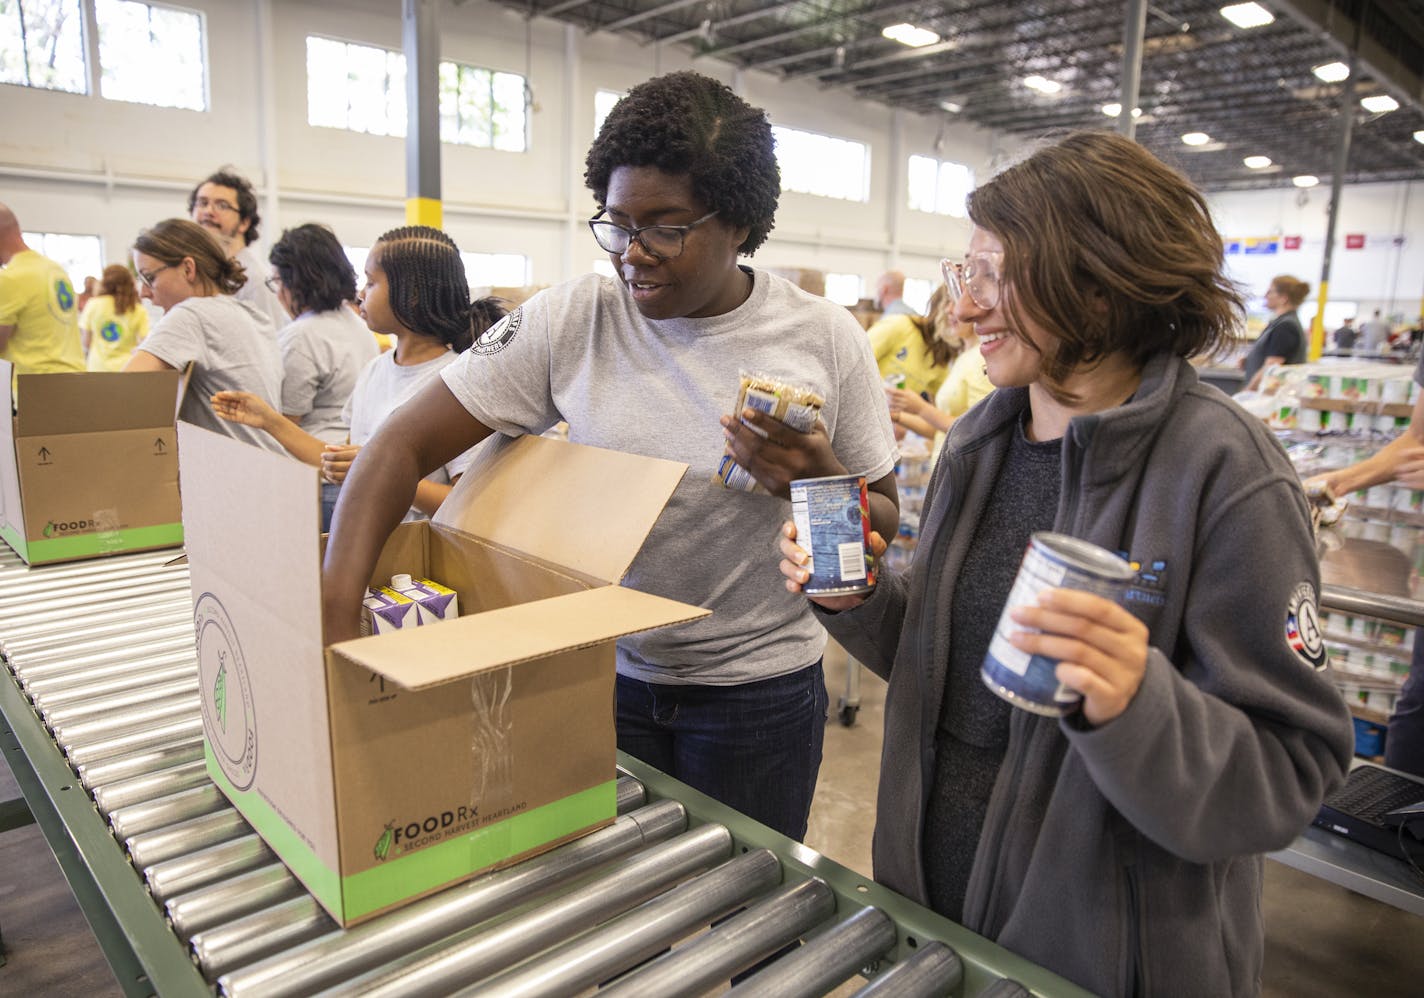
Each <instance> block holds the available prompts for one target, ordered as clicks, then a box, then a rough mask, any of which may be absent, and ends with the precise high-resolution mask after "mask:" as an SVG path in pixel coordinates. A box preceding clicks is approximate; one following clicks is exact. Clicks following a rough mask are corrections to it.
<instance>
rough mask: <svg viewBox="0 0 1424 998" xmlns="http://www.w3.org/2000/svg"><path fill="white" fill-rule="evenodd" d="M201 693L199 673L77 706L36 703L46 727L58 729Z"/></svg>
mask: <svg viewBox="0 0 1424 998" xmlns="http://www.w3.org/2000/svg"><path fill="white" fill-rule="evenodd" d="M197 692H198V677H197V674H196V673H195V674H194V675H192V676H188V677H185V678H181V679H170V680H169V681H168V682H166V683H152V684H147V685H144V686H140V687H139V688H137V689H131V690H126V691H124V692H122V693H113V694H110V695H109V696H105V697H95V698H93V699H90V700H79V701H76V702H74V703H63V704H60V705H58V706H54V705H48V706H41V705H40V704H35V710H37V711H38V712H39V714H40V716H41V718H43V720H44V722H45V724H46V726H48V727H50V728H57V727H62V726H63V725H66V724H72V723H74V722H75V721H82V720H86V719H88V718H91V717H102V716H104V715H105V714H109V713H111V712H116V711H123V710H127V709H129V708H130V707H142V706H144V705H145V704H156V703H158V702H159V701H162V700H167V699H169V698H170V697H181V696H191V695H193V694H196V693H197Z"/></svg>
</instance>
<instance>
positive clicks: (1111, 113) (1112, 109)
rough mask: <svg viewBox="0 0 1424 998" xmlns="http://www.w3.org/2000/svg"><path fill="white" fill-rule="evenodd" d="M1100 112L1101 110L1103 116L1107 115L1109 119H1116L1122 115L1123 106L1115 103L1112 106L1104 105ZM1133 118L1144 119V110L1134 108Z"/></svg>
mask: <svg viewBox="0 0 1424 998" xmlns="http://www.w3.org/2000/svg"><path fill="white" fill-rule="evenodd" d="M1099 110H1101V111H1102V112H1103V114H1105V115H1107V116H1108V117H1109V118H1116V117H1118V116H1119V115H1121V114H1122V105H1121V104H1119V103H1117V102H1116V101H1114V102H1113V103H1111V104H1104V105H1103V106H1102V107H1101V108H1100V109H1099ZM1132 116H1133V117H1134V118H1140V117H1142V108H1140V107H1135V108H1133V109H1132Z"/></svg>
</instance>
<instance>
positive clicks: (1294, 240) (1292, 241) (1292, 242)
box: [1281, 236, 1300, 250]
mask: <svg viewBox="0 0 1424 998" xmlns="http://www.w3.org/2000/svg"><path fill="white" fill-rule="evenodd" d="M1281 246H1282V248H1284V249H1288V250H1298V249H1300V236H1285V237H1283V238H1282V239H1281Z"/></svg>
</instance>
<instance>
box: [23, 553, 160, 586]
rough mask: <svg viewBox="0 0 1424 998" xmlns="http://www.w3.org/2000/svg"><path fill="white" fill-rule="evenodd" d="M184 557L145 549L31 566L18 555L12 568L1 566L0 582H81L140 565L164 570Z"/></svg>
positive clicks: (155, 569)
mask: <svg viewBox="0 0 1424 998" xmlns="http://www.w3.org/2000/svg"><path fill="white" fill-rule="evenodd" d="M178 557H181V552H180V551H178V550H176V549H167V550H162V551H144V552H141V553H139V554H122V555H113V556H111V557H109V558H105V559H103V560H101V561H82V562H75V561H72V562H66V563H64V564H61V565H42V566H40V567H39V568H30V567H29V566H28V565H26V564H25V563H24V562H23V561H22V560H20V558H19V557H18V556H16V558H15V564H14V566H13V567H11V566H6V567H3V568H0V582H3V583H5V584H6V585H9V584H11V583H15V582H22V581H29V580H33V581H37V582H39V581H44V582H48V581H50V580H52V579H69V580H71V581H74V582H82V581H83V580H84V579H87V578H89V577H91V576H96V575H109V574H112V573H113V572H115V571H122V570H123V569H125V568H130V567H133V566H137V565H147V566H149V567H150V568H152V569H153V570H154V571H159V570H162V569H163V567H164V566H165V565H166V564H167V563H168V562H170V561H172V560H173V559H174V558H178ZM186 569H187V566H186V565H174V566H173V570H174V571H185V570H186Z"/></svg>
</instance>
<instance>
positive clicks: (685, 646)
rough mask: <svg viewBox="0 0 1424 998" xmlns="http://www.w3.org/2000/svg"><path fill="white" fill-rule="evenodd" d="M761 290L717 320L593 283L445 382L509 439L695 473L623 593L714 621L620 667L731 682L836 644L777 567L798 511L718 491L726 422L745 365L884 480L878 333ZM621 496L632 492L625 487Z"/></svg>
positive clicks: (802, 295)
mask: <svg viewBox="0 0 1424 998" xmlns="http://www.w3.org/2000/svg"><path fill="white" fill-rule="evenodd" d="M753 275H754V283H753V287H752V293H751V296H750V297H749V298H748V299H747V300H746V301H745V302H744V303H742V304H741V305H740V306H739V307H737V308H736V309H733V310H732V311H731V312H728V313H727V314H725V315H718V316H713V317H711V318H706V319H665V320H660V321H655V320H651V319H646V318H644V317H643V316H642V315H641V314H640V313H639V312H638V310H637V309H636V308H635V307H634V305H633V303H632V301H631V299H630V298H629V296H628V293H627V291H626V290H625V289H624V288H623V286H622V285H621V284H620V283H619V282H618V281H616V280H614V279H612V278H602V277H599V276H598V275H594V274H590V275H588V276H586V277H582V278H579V279H577V280H574V281H571V282H569V283H567V284H563V285H560V286H558V287H555V288H550V289H549V290H547V291H542V292H540V293H539V294H537V295H535V296H534V297H533V298H531V299H529V301H527V302H525V304H524V306H523V307H522V308H520V309H517V310H515V311H514V312H512V313H511V314H510V315H509V316H508V317H507V318H505V319H504V320H501V322H500V323H497V324H496V325H495V326H493V327H491V328H490V329H489V330H487V331H486V332H485V334H484V335H483V336H481V337H480V340H479V342H477V343H476V345H475V346H474V347H473V348H471V349H470V350H469V351H467V352H466V353H464V354H463V355H461V357H460V359H459V360H458V361H457V362H456V363H455V364H452V365H451V366H450V368H449V369H448V370H446V371H445V372H444V375H443V376H444V378H445V383H446V384H447V385H449V387H450V390H451V391H452V392H453V393H454V395H455V397H456V398H457V399H459V400H460V402H461V404H463V405H464V406H465V408H466V409H468V410H469V411H470V413H471V414H472V415H473V416H474V417H475V418H476V419H478V420H479V421H480V422H482V423H484V424H485V425H486V426H489V427H490V428H492V429H494V430H497V431H499V432H501V433H507V434H510V435H517V434H521V433H540V432H542V431H544V430H546V429H548V428H549V427H550V426H552V425H554V424H555V423H556V422H558V421H559V420H561V419H562V420H566V421H567V422H568V424H569V439H570V440H572V441H574V442H575V443H584V444H592V445H594V446H598V447H606V448H609V449H612V450H620V451H627V452H631V453H635V454H645V455H649V456H652V457H660V458H666V459H668V460H673V461H682V462H685V463H686V464H688V465H689V470H688V472H687V474H686V475H684V476H683V478H682V481H681V483H680V484H679V485H678V487H677V489H676V491H675V492H674V493H673V496H672V499H671V500H670V501H669V502H668V504H667V507H666V508H665V509H664V510H663V513H662V516H661V517H660V518H659V519H658V522H657V524H656V525H655V526H654V527H653V530H652V533H651V534H650V535H649V536H648V540H647V542H646V543H645V544H644V545H643V548H642V550H641V551H640V552H639V554H638V556H637V557H636V558H635V559H634V561H633V565H632V567H631V568H630V569H629V571H628V574H627V576H626V577H625V578H624V579H623V584H624V585H627V586H630V587H632V588H634V589H640V590H643V591H646V592H650V593H655V594H658V595H661V596H666V597H669V598H671V599H676V600H681V601H682V602H684V603H691V604H694V605H697V606H703V607H706V608H708V609H710V610H712V611H713V613H712V616H710V617H707V618H705V619H703V620H700V621H696V622H694V623H691V624H685V625H682V626H679V627H672V628H664V629H661V630H657V631H652V632H649V633H647V634H638V635H633V636H632V637H629V638H625V639H623V640H622V641H620V642H619V643H618V671H619V672H620V673H621V674H623V675H626V676H631V677H634V678H637V679H642V680H647V681H651V682H661V683H698V684H706V685H714V686H720V685H731V684H735V683H745V682H751V681H755V680H762V679H770V678H773V677H775V676H779V675H784V674H786V673H789V672H794V671H795V670H797V669H802V668H805V667H806V666H808V665H810V664H811V663H812V662H814V661H816V659H817V657H819V656H820V654H821V652H822V649H823V648H824V647H825V641H826V636H825V632H824V631H823V630H822V628H821V626H820V624H819V623H817V622H816V620H815V619H814V618H813V617H812V616H811V613H810V610H809V609H808V604H807V602H806V599H805V597H803V596H799V595H792V594H790V593H788V592H787V591H786V589H785V587H784V586H783V585H782V579H781V573H780V572H779V570H778V569H777V557H776V554H775V541H776V534H777V530H778V529H779V528H780V526H781V524H782V523H783V522H784V521H785V520H787V519H789V518H790V515H791V504H790V503H789V502H787V501H786V500H784V499H778V498H776V497H774V496H769V495H764V494H752V493H746V492H736V491H731V490H729V489H726V488H724V487H723V486H722V485H721V484H719V483H716V482H713V481H712V476H713V474H714V472H716V470H717V465H718V462H719V461H720V460H721V457H722V454H723V452H724V438H723V435H722V427H721V426H720V425H719V423H718V419H719V417H721V416H722V415H724V414H727V413H730V412H731V411H732V407H733V405H734V404H735V402H736V398H737V388H738V384H739V378H740V376H741V374H742V373H743V372H745V373H750V374H763V375H767V376H771V377H780V378H781V379H783V380H785V381H787V382H790V383H792V384H797V385H803V386H805V387H807V388H811V389H814V390H815V391H816V392H818V393H820V394H821V395H822V396H823V397H824V398H825V399H826V405H825V408H824V409H823V410H822V415H821V418H822V419H823V420H824V421H825V424H826V428H827V430H828V432H829V433H830V437H831V442H832V445H833V447H834V449H835V452H836V456H837V457H838V458H839V459H840V461H841V463H842V464H844V465H845V466H846V467H847V468H849V469H850V470H851V471H853V472H856V473H863V474H865V475H866V476H868V477H869V479H870V480H871V481H875V480H876V479H879V478H882V477H884V476H885V475H888V474H890V472H891V470H892V469H893V467H894V462H895V458H894V453H895V443H894V438H893V436H892V433H891V428H890V418H889V412H888V410H887V408H886V405H885V396H884V392H883V391H882V390H881V385H880V376H879V374H878V373H877V371H876V367H875V358H874V357H873V356H872V354H871V352H870V343H869V341H868V340H867V339H866V337H865V332H864V330H862V329H861V328H860V326H859V325H858V324H857V323H856V321H855V320H854V319H853V318H851V316H850V313H849V312H847V311H846V310H845V309H844V308H842V307H841V306H839V305H835V304H833V303H832V302H829V301H827V300H826V299H824V298H819V297H816V296H813V295H810V294H807V293H806V292H804V291H802V290H800V289H799V288H797V287H796V286H795V285H793V284H791V283H790V282H788V281H786V280H783V279H782V278H779V277H774V276H772V275H769V274H766V273H764V272H762V271H753ZM610 484H611V485H612V484H613V483H610ZM614 487H616V485H615V486H614Z"/></svg>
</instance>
